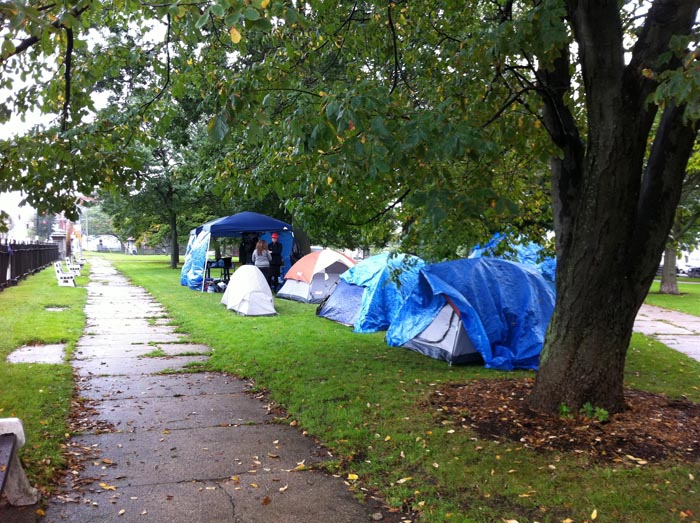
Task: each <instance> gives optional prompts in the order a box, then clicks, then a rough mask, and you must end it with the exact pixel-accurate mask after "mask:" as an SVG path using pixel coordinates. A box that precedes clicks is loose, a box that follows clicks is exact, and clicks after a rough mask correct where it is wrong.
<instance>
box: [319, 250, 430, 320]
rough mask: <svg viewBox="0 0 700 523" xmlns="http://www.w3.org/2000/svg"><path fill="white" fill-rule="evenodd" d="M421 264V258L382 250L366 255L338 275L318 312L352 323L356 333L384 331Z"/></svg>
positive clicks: (327, 316) (422, 262)
mask: <svg viewBox="0 0 700 523" xmlns="http://www.w3.org/2000/svg"><path fill="white" fill-rule="evenodd" d="M424 265H425V262H424V261H423V260H421V259H420V258H418V257H416V256H411V255H406V254H396V255H391V254H390V253H381V254H377V255H375V256H372V257H370V258H367V259H366V260H364V261H361V262H360V263H358V264H357V265H355V266H354V267H351V268H350V269H348V270H347V271H345V272H344V273H343V274H341V275H340V281H339V282H338V285H337V286H336V289H335V290H334V291H333V293H332V294H331V295H330V296H329V297H328V299H327V300H326V301H325V302H324V303H322V304H321V305H320V306H319V308H318V310H317V314H318V315H319V316H321V317H322V318H328V319H331V320H333V321H337V322H339V323H343V324H345V325H352V326H353V330H354V331H355V332H377V331H380V330H386V329H387V328H388V327H389V325H390V324H391V322H392V321H393V318H394V316H395V315H396V314H397V313H398V311H399V309H400V308H401V305H402V304H403V302H404V300H405V299H406V298H407V297H408V296H409V295H410V293H411V290H412V289H413V287H414V286H415V285H416V283H417V282H418V271H419V270H420V268H421V267H423V266H424ZM397 281H398V284H397ZM336 293H339V294H338V295H337V296H336ZM359 297H361V299H358V298H359Z"/></svg>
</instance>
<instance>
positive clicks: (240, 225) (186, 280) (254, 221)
mask: <svg viewBox="0 0 700 523" xmlns="http://www.w3.org/2000/svg"><path fill="white" fill-rule="evenodd" d="M273 232H277V233H278V234H279V239H278V241H279V242H280V243H281V244H282V260H283V261H284V266H283V267H282V269H281V270H282V273H284V272H286V271H288V270H289V268H290V267H291V261H290V255H291V253H292V250H293V247H294V234H293V233H292V226H291V225H290V224H288V223H285V222H283V221H282V220H277V219H275V218H271V217H270V216H265V215H264V214H259V213H256V212H250V211H245V212H239V213H237V214H233V215H231V216H224V217H223V218H217V219H216V220H212V221H210V222H207V223H205V224H203V225H200V226H199V227H197V228H196V229H193V230H192V231H190V239H189V242H188V244H187V250H186V253H185V262H184V264H183V266H182V271H181V272H180V283H181V284H182V285H187V286H188V287H190V288H191V289H200V290H201V289H202V287H203V283H204V275H205V271H206V262H207V251H208V250H209V242H210V240H211V239H212V238H237V237H241V236H243V235H244V234H253V233H254V234H258V235H259V238H260V239H262V240H265V241H267V242H268V243H270V242H271V241H272V237H271V234H272V233H273Z"/></svg>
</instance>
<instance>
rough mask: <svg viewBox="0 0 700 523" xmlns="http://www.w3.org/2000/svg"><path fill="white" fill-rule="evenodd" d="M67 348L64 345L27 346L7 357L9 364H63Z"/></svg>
mask: <svg viewBox="0 0 700 523" xmlns="http://www.w3.org/2000/svg"><path fill="white" fill-rule="evenodd" d="M65 349H66V346H65V344H63V343H57V344H53V345H25V346H24V347H20V348H19V349H17V350H15V351H13V352H11V353H10V354H9V356H7V361H8V362H9V363H53V364H60V363H63V358H64V355H65Z"/></svg>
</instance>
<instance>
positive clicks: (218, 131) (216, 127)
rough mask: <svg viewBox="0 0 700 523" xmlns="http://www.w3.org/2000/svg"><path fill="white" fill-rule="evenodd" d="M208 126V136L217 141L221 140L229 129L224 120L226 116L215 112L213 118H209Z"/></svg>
mask: <svg viewBox="0 0 700 523" xmlns="http://www.w3.org/2000/svg"><path fill="white" fill-rule="evenodd" d="M208 127H209V136H210V138H212V139H213V140H216V141H218V142H220V141H223V139H224V138H225V137H226V135H227V134H228V130H229V126H228V122H227V121H226V118H225V117H224V116H223V115H221V114H217V115H216V116H215V117H214V118H212V119H211V120H209V126H208Z"/></svg>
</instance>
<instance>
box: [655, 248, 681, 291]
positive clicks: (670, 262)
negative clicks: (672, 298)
mask: <svg viewBox="0 0 700 523" xmlns="http://www.w3.org/2000/svg"><path fill="white" fill-rule="evenodd" d="M659 292H660V293H661V294H680V292H679V291H678V277H677V276H676V249H674V248H673V247H672V246H670V247H669V246H668V245H667V246H666V248H665V249H664V264H663V268H662V271H661V286H660V287H659Z"/></svg>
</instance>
